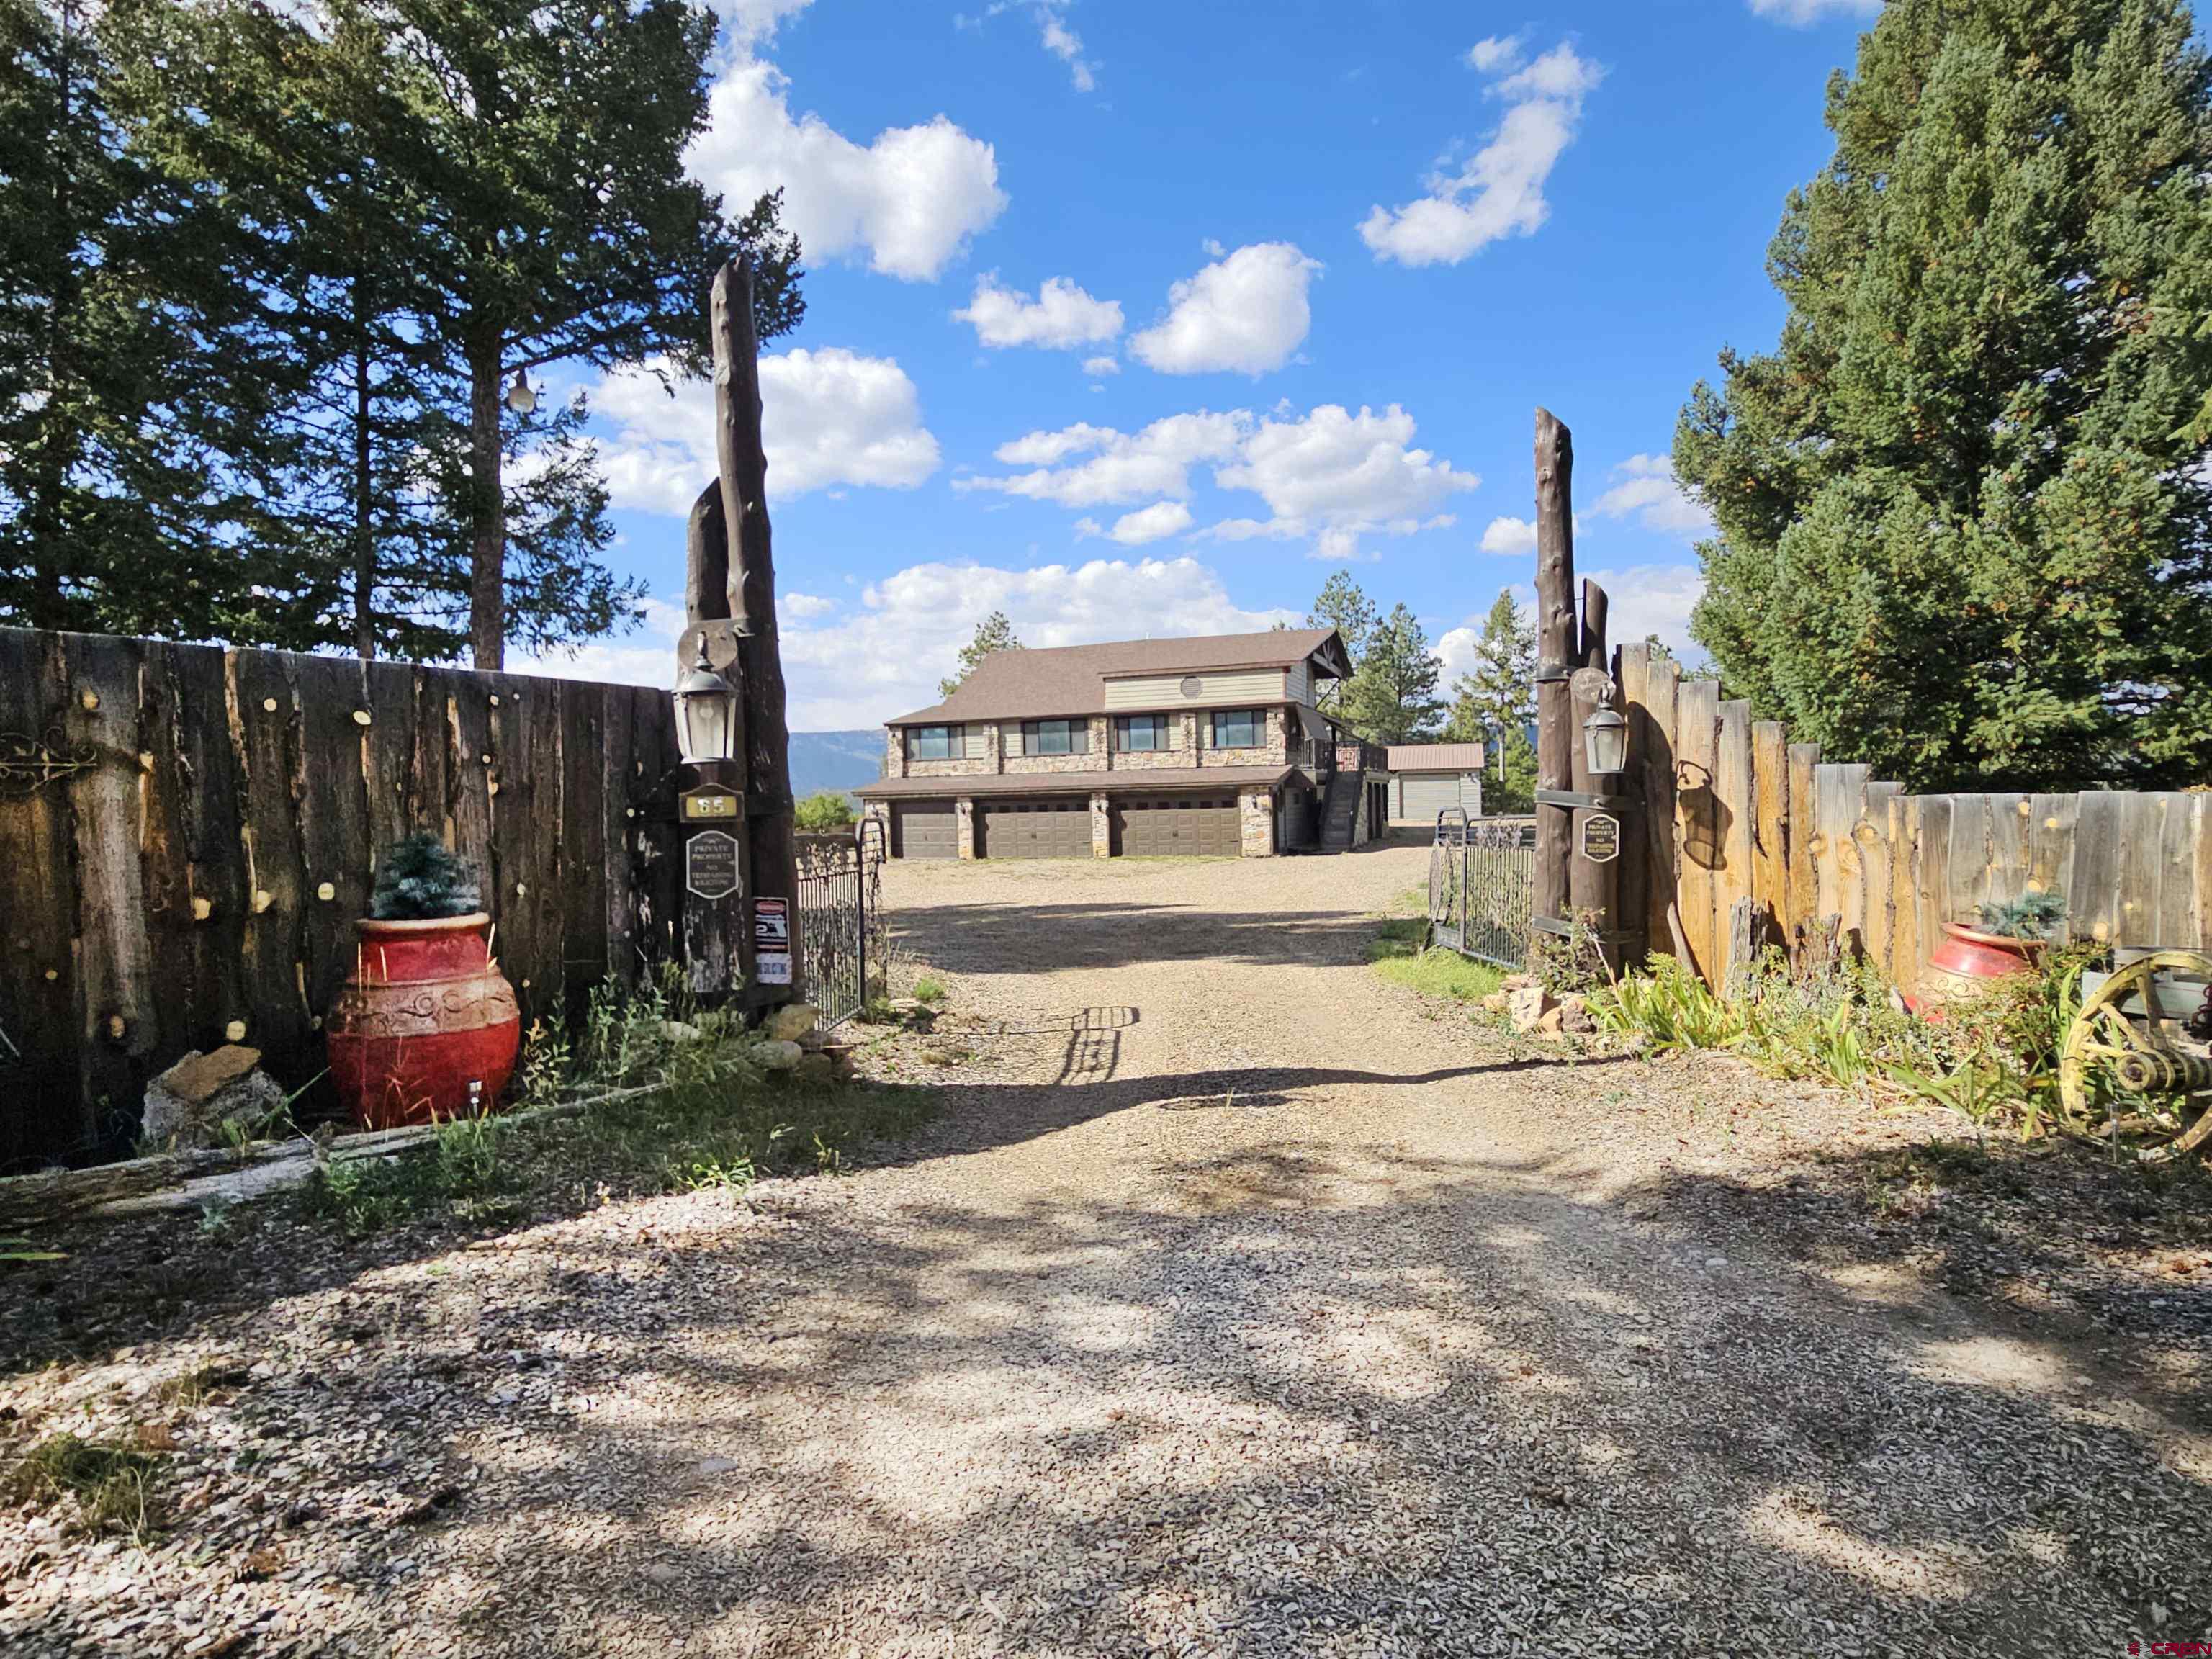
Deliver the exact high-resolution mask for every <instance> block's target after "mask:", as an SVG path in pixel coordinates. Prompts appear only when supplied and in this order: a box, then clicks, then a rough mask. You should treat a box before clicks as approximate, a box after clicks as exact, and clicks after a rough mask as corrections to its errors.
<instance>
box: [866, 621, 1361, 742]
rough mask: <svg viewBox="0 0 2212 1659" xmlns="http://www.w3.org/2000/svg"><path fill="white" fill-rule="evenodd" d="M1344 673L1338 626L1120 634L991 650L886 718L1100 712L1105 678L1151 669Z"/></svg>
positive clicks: (921, 720)
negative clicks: (942, 691)
mask: <svg viewBox="0 0 2212 1659" xmlns="http://www.w3.org/2000/svg"><path fill="white" fill-rule="evenodd" d="M1308 658H1311V659H1314V671H1315V672H1316V674H1319V675H1321V676H1322V677H1323V678H1331V679H1340V678H1344V677H1345V676H1346V675H1348V674H1350V673H1351V671H1352V665H1351V662H1350V660H1349V659H1347V658H1346V655H1345V651H1344V642H1343V641H1341V640H1340V639H1338V638H1337V636H1336V630H1335V629H1334V628H1280V629H1273V630H1272V631H1270V632H1268V633H1265V634H1217V635H1212V636H1210V637H1207V638H1204V639H1183V640H1117V641H1113V642H1111V643H1109V644H1105V645H1063V646H1054V647H1046V648H1044V649H1042V650H1033V651H994V652H993V653H991V654H990V655H989V656H987V657H986V658H984V659H983V660H982V661H981V662H979V663H977V664H976V665H975V667H974V668H973V669H972V670H970V671H969V675H968V678H966V679H964V680H963V681H962V682H961V683H960V684H959V686H958V688H957V690H954V692H953V693H952V695H951V696H949V697H947V698H946V699H945V701H944V702H940V703H934V704H933V705H931V706H930V707H929V708H917V709H916V710H915V712H914V713H913V714H901V715H899V716H898V717H897V718H896V719H895V720H889V721H887V722H885V723H886V724H887V725H890V726H915V725H932V724H935V723H937V722H939V721H943V722H945V723H948V724H949V723H951V722H953V721H956V720H1004V719H1006V718H1009V717H1014V716H1022V715H1027V716H1030V717H1031V718H1035V717H1037V716H1041V715H1047V716H1048V715H1059V714H1103V713H1105V712H1106V682H1107V681H1108V680H1109V679H1127V678H1143V677H1145V676H1147V675H1153V674H1200V673H1208V672H1212V673H1220V672H1225V671H1231V670H1234V669H1240V668H1243V669H1250V668H1295V667H1296V666H1297V665H1298V664H1300V663H1302V662H1304V661H1305V660H1306V659H1308Z"/></svg>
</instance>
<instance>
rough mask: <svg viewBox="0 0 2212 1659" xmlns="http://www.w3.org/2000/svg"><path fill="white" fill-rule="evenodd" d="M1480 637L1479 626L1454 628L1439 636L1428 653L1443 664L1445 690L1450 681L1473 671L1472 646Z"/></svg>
mask: <svg viewBox="0 0 2212 1659" xmlns="http://www.w3.org/2000/svg"><path fill="white" fill-rule="evenodd" d="M1481 638H1482V630H1481V629H1479V628H1454V629H1447V630H1446V631H1445V632H1444V634H1443V635H1442V636H1441V637H1439V638H1438V639H1437V643H1436V648H1435V649H1434V650H1433V651H1431V653H1430V654H1431V656H1433V657H1435V658H1436V659H1437V661H1438V662H1440V663H1442V664H1443V665H1444V671H1443V684H1444V688H1445V690H1447V691H1449V690H1450V687H1451V683H1452V682H1453V681H1454V680H1455V679H1457V678H1459V677H1460V676H1461V675H1462V674H1472V673H1473V672H1474V663H1475V655H1474V647H1475V645H1476V642H1477V641H1480V639H1481Z"/></svg>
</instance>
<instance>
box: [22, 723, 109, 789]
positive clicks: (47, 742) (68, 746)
mask: <svg viewBox="0 0 2212 1659" xmlns="http://www.w3.org/2000/svg"><path fill="white" fill-rule="evenodd" d="M99 763H100V745H99V744H95V743H91V742H80V743H74V744H73V743H71V742H70V740H69V739H68V738H66V737H64V735H63V734H62V731H61V728H60V727H59V726H49V727H47V728H46V735H45V736H43V737H38V738H33V737H26V736H25V735H23V734H22V733H21V732H0V797H9V798H21V797H25V796H28V795H33V794H36V793H38V792H39V791H40V790H41V789H43V788H45V787H46V786H47V785H48V784H50V783H53V782H56V781H59V780H61V779H64V778H69V777H74V776H75V775H76V774H78V773H79V772H87V771H90V770H91V769H93V768H94V766H97V765H98V764H99Z"/></svg>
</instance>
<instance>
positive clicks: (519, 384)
mask: <svg viewBox="0 0 2212 1659" xmlns="http://www.w3.org/2000/svg"><path fill="white" fill-rule="evenodd" d="M507 407H508V408H509V409H511V410H513V411H514V412H515V413H516V414H518V415H527V414H529V413H530V412H531V410H534V409H536V408H537V407H538V392H537V389H536V388H535V387H534V386H532V385H531V384H530V377H529V376H528V375H527V374H524V373H523V372H522V370H520V369H519V368H518V369H516V370H515V371H514V383H513V385H512V386H508V387H507Z"/></svg>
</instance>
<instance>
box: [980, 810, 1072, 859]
mask: <svg viewBox="0 0 2212 1659" xmlns="http://www.w3.org/2000/svg"><path fill="white" fill-rule="evenodd" d="M975 842H976V846H975V854H976V856H977V857H978V858H987V859H1087V858H1089V857H1090V856H1091V803H1090V802H1089V801H1087V800H1006V801H993V802H992V803H991V804H990V805H987V806H986V805H983V804H982V803H981V801H978V802H977V803H976V804H975Z"/></svg>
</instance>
